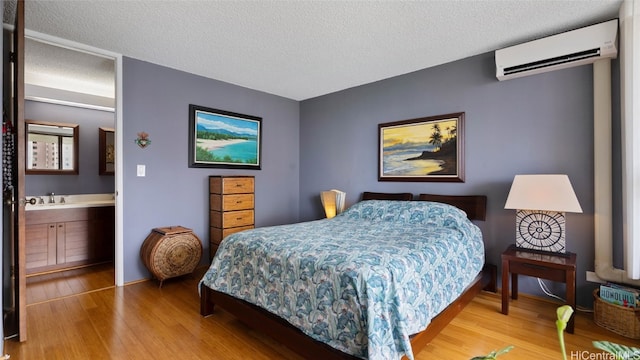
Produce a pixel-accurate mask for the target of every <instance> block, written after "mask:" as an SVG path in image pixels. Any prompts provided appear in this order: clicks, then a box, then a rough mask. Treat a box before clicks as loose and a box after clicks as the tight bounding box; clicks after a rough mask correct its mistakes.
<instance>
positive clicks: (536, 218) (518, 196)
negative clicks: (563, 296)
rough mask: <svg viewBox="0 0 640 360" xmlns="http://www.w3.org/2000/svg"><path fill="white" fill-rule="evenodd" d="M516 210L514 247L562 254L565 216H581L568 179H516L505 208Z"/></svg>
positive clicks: (529, 177)
mask: <svg viewBox="0 0 640 360" xmlns="http://www.w3.org/2000/svg"><path fill="white" fill-rule="evenodd" d="M504 208H505V209H516V210H517V212H516V247H519V248H523V249H529V250H537V251H543V252H549V253H555V254H565V253H566V251H567V249H566V246H565V212H575V213H581V212H582V208H581V207H580V204H579V203H578V198H577V197H576V194H575V192H574V191H573V187H571V182H570V181H569V177H568V176H567V175H556V174H549V175H547V174H545V175H516V176H515V178H514V179H513V184H511V190H510V191H509V196H508V197H507V202H506V203H505V205H504Z"/></svg>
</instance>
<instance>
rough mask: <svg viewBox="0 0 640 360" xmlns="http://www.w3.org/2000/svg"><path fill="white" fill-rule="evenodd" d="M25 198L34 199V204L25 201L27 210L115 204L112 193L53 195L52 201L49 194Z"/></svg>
mask: <svg viewBox="0 0 640 360" xmlns="http://www.w3.org/2000/svg"><path fill="white" fill-rule="evenodd" d="M26 198H27V200H31V199H35V200H36V203H35V204H31V203H29V202H27V204H26V206H25V210H27V211H30V210H54V209H70V208H78V207H96V206H113V205H114V204H115V198H114V195H113V194H77V195H55V196H54V197H53V198H54V202H49V200H50V198H51V197H50V196H49V195H38V196H27V197H26ZM41 199H42V200H41Z"/></svg>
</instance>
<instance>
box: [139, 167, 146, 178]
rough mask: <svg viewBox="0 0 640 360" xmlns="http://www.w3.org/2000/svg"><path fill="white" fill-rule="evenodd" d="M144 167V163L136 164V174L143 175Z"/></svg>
mask: <svg viewBox="0 0 640 360" xmlns="http://www.w3.org/2000/svg"><path fill="white" fill-rule="evenodd" d="M145 171H146V167H145V166H144V165H138V176H144V174H145Z"/></svg>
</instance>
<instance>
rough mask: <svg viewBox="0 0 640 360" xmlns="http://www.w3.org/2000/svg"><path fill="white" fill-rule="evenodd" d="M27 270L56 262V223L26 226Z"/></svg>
mask: <svg viewBox="0 0 640 360" xmlns="http://www.w3.org/2000/svg"><path fill="white" fill-rule="evenodd" d="M25 250H26V255H27V256H26V263H25V264H26V268H27V270H30V269H34V268H39V267H42V266H47V265H55V264H56V224H36V225H29V226H27V227H26V244H25Z"/></svg>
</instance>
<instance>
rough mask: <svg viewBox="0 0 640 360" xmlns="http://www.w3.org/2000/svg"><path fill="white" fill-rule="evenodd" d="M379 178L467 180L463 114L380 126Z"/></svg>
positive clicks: (390, 179) (386, 179)
mask: <svg viewBox="0 0 640 360" xmlns="http://www.w3.org/2000/svg"><path fill="white" fill-rule="evenodd" d="M378 129H379V162H378V167H379V173H378V180H380V181H450V182H463V181H464V176H463V173H464V167H463V164H464V159H463V139H462V135H463V129H464V113H454V114H446V115H439V116H431V117H424V118H419V119H410V120H403V121H395V122H391V123H384V124H379V125H378Z"/></svg>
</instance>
